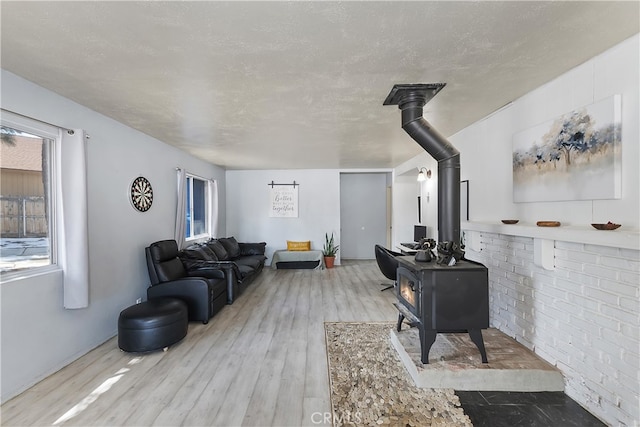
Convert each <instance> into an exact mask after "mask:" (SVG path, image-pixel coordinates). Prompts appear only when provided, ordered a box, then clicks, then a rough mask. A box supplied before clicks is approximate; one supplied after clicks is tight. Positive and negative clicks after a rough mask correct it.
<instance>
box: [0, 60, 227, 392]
mask: <svg viewBox="0 0 640 427" xmlns="http://www.w3.org/2000/svg"><path fill="white" fill-rule="evenodd" d="M2 108H5V109H7V110H10V111H14V112H17V113H20V114H24V115H27V116H30V117H33V118H36V119H38V120H42V121H45V122H50V123H53V124H56V125H59V126H63V127H68V128H83V129H85V130H86V131H87V133H88V134H89V135H90V137H91V138H90V139H89V141H88V143H87V169H88V172H87V179H88V202H89V262H90V265H89V271H90V283H89V285H90V290H89V298H90V300H89V301H90V302H89V307H88V308H87V309H82V310H65V309H64V308H63V307H62V283H61V272H60V271H58V272H54V273H50V274H46V275H38V276H33V277H29V278H25V279H22V280H16V281H12V282H5V283H2V284H1V285H0V296H1V300H2V301H1V304H2V315H1V316H2V317H1V320H2V396H1V399H2V401H3V402H4V401H6V400H7V399H9V398H11V397H12V396H14V395H16V394H17V393H19V392H21V391H23V390H24V389H26V388H28V387H30V386H31V385H33V384H34V383H36V382H37V381H39V380H41V379H42V378H44V377H46V376H47V375H49V374H51V373H53V372H55V371H57V370H58V369H60V368H62V367H63V366H65V365H66V364H68V363H69V362H71V361H72V360H74V359H76V358H77V357H79V356H81V355H82V354H84V353H86V352H88V351H89V350H91V349H92V348H94V347H96V346H97V345H99V344H101V343H103V342H104V341H106V340H108V339H109V338H111V337H113V336H114V335H115V334H116V333H117V320H118V314H119V312H120V311H121V310H122V309H124V308H126V307H128V306H129V305H131V304H133V303H134V302H135V301H136V299H137V298H140V297H142V298H143V299H146V288H147V286H148V284H149V277H148V273H147V270H146V266H145V258H144V247H145V246H147V245H148V244H149V243H151V242H153V241H155V240H161V239H170V238H173V229H174V221H175V219H174V217H175V203H176V201H175V194H176V173H175V167H177V166H181V167H184V168H186V169H187V170H188V171H189V172H192V173H195V174H197V175H200V176H203V177H211V178H214V179H217V180H219V183H220V185H219V189H220V200H221V205H220V206H221V219H220V223H219V227H220V229H221V230H224V229H225V205H224V203H225V176H224V170H222V169H221V168H219V167H216V166H213V165H211V164H208V163H206V162H203V161H201V160H198V159H195V158H194V157H192V156H190V155H188V154H186V153H185V152H183V151H180V150H178V149H176V148H174V147H171V146H169V145H167V144H164V143H162V142H161V141H158V140H156V139H154V138H152V137H150V136H148V135H145V134H142V133H140V132H138V131H136V130H134V129H131V128H129V127H127V126H124V125H122V124H120V123H118V122H116V121H114V120H111V119H109V118H107V117H105V116H102V115H100V114H98V113H96V112H94V111H92V110H89V109H87V108H85V107H83V106H81V105H79V104H76V103H74V102H72V101H70V100H68V99H66V98H63V97H61V96H59V95H56V94H55V93H53V92H50V91H48V90H45V89H43V88H41V87H39V86H36V85H34V84H32V83H30V82H28V81H26V80H24V79H22V78H20V77H18V76H16V75H14V74H12V73H9V72H6V71H4V70H3V71H2ZM139 175H143V176H145V177H147V178H148V179H149V180H150V181H151V185H152V186H153V191H154V202H153V206H152V207H151V209H150V210H149V211H148V212H146V213H140V212H137V211H135V210H134V209H133V208H132V207H131V204H130V202H129V200H128V198H127V195H128V189H129V185H130V183H131V181H132V180H133V179H134V178H135V177H137V176H139Z"/></svg>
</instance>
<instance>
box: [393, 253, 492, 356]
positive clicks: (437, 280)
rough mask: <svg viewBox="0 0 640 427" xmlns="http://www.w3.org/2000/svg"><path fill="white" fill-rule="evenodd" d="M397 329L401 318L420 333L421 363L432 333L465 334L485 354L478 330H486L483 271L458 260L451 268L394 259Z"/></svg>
mask: <svg viewBox="0 0 640 427" xmlns="http://www.w3.org/2000/svg"><path fill="white" fill-rule="evenodd" d="M398 261H399V264H400V267H399V268H398V276H397V278H398V286H397V288H396V292H397V296H398V302H397V303H396V307H397V308H398V311H399V312H400V314H399V315H398V326H397V329H398V331H400V329H401V327H402V322H403V321H404V319H405V318H406V319H408V320H409V322H410V323H411V325H412V326H416V327H418V329H419V331H420V348H421V360H422V363H425V364H427V363H429V350H430V349H431V346H432V345H433V343H434V342H435V340H436V334H438V333H442V332H446V333H452V332H466V333H468V334H469V337H470V338H471V340H472V341H473V342H474V344H475V345H476V346H477V347H478V350H480V355H481V357H482V362H483V363H487V353H486V351H485V348H484V340H483V339H482V329H486V328H488V327H489V282H488V272H487V268H486V267H485V266H484V265H482V264H479V263H477V262H473V261H468V260H465V259H462V260H460V261H458V262H457V263H456V264H455V265H454V266H451V267H449V266H447V265H441V264H437V263H436V262H435V261H432V262H418V261H415V260H414V258H413V257H411V256H402V257H398Z"/></svg>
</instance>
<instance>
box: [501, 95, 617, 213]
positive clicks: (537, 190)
mask: <svg viewBox="0 0 640 427" xmlns="http://www.w3.org/2000/svg"><path fill="white" fill-rule="evenodd" d="M621 130H622V124H621V100H620V95H614V96H611V97H609V98H606V99H604V100H602V101H599V102H596V103H594V104H590V105H587V106H585V107H582V108H579V109H576V110H574V111H571V112H569V113H566V114H563V115H562V116H560V117H558V118H556V119H555V120H550V121H548V122H545V123H542V124H540V125H538V126H535V127H533V128H530V129H527V130H524V131H522V132H519V133H516V134H515V135H514V136H513V201H514V202H537V201H560V200H597V199H619V198H620V197H621V180H622V172H621V167H620V163H621V151H622V141H621V136H620V134H621Z"/></svg>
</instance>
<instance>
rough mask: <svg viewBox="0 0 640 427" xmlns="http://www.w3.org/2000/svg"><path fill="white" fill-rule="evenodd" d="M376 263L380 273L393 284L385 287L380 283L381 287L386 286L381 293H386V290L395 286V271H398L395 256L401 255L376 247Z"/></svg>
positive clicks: (384, 284)
mask: <svg viewBox="0 0 640 427" xmlns="http://www.w3.org/2000/svg"><path fill="white" fill-rule="evenodd" d="M375 252H376V261H377V262H378V267H379V268H380V271H381V272H382V274H383V275H384V277H386V278H387V279H391V280H393V284H392V285H389V286H387V284H386V283H382V286H386V287H385V288H384V289H381V292H382V291H386V290H387V289H391V288H394V287H395V286H396V283H397V282H396V271H397V270H398V260H397V259H396V257H397V256H400V255H402V254H401V253H400V252H394V251H390V250H389V249H387V248H385V247H383V246H380V245H376V246H375Z"/></svg>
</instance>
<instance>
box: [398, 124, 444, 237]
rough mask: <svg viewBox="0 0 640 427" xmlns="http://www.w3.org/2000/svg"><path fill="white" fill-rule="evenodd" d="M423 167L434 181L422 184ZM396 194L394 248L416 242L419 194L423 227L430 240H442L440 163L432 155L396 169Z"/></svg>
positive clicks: (429, 180) (419, 156) (411, 161)
mask: <svg viewBox="0 0 640 427" xmlns="http://www.w3.org/2000/svg"><path fill="white" fill-rule="evenodd" d="M398 126H400V123H398ZM406 137H407V138H411V137H410V136H409V135H406ZM416 144H417V142H416ZM422 167H425V168H427V169H430V170H431V178H430V179H427V180H426V181H424V182H422V184H420V183H419V182H417V178H418V169H419V168H422ZM392 194H393V214H392V215H393V218H392V222H393V233H392V234H393V237H392V240H393V246H396V245H398V244H399V243H402V242H412V241H413V226H414V225H415V224H418V194H420V195H421V201H422V222H421V224H422V225H426V226H427V227H428V228H427V237H430V238H433V239H437V238H438V163H437V162H436V161H435V160H434V159H433V157H431V155H430V154H428V153H427V152H426V151H425V152H424V153H421V154H419V155H418V156H416V157H414V158H413V159H410V160H409V161H407V162H405V163H403V164H401V165H399V166H398V167H396V168H395V169H394V173H393V189H392Z"/></svg>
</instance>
